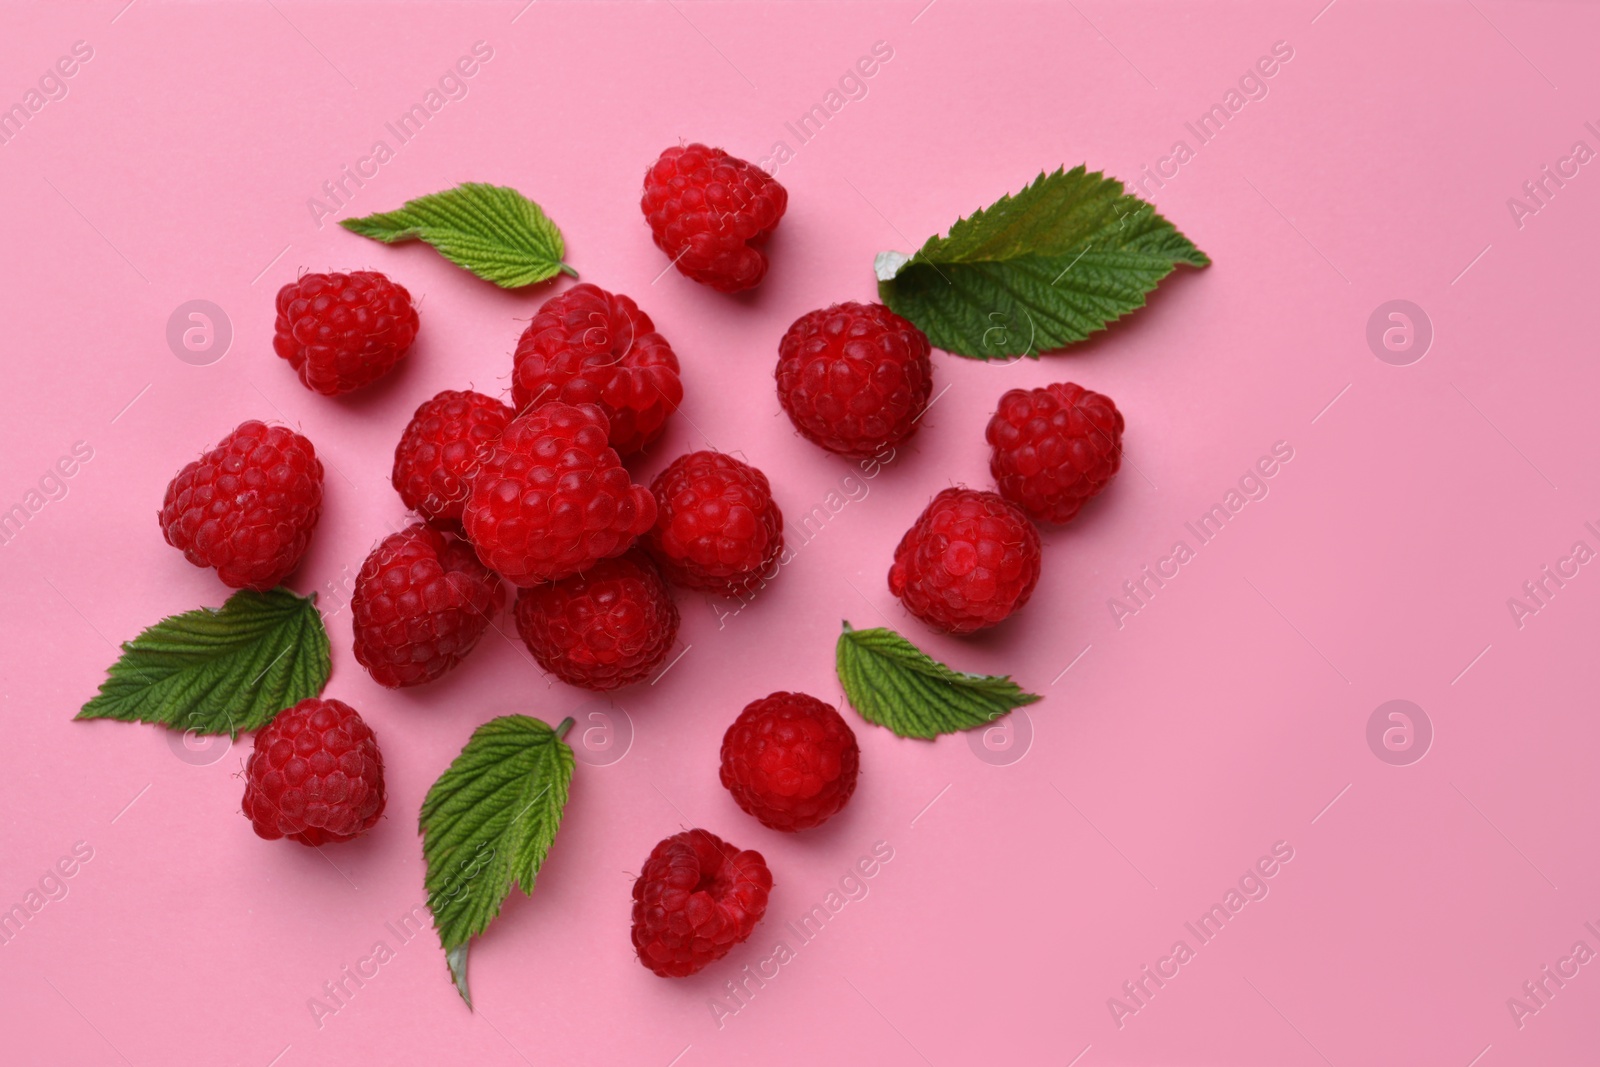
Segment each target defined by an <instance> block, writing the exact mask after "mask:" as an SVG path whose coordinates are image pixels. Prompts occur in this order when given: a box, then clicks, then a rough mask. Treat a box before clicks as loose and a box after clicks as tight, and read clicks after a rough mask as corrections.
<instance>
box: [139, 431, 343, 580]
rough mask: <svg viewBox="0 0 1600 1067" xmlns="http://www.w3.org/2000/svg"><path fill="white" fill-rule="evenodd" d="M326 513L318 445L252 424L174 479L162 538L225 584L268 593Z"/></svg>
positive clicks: (163, 507) (163, 510)
mask: <svg viewBox="0 0 1600 1067" xmlns="http://www.w3.org/2000/svg"><path fill="white" fill-rule="evenodd" d="M321 514H322V461H321V460H319V459H317V451H316V449H314V448H312V447H311V442H310V441H307V440H306V439H305V438H304V437H301V436H300V435H299V434H297V433H295V432H294V431H293V430H290V429H288V428H286V427H283V426H268V425H266V424H265V423H261V422H255V421H253V420H252V421H250V422H245V423H241V424H240V425H239V428H238V429H236V430H234V431H233V432H232V433H230V434H229V435H228V436H227V437H224V438H223V439H222V440H221V442H219V443H218V444H217V446H216V447H215V448H213V449H211V450H210V451H209V452H207V453H206V454H205V455H203V456H201V457H200V458H199V459H197V460H195V461H194V462H192V463H190V464H189V465H188V466H186V467H184V468H183V470H181V471H179V472H178V475H177V477H175V478H173V479H172V481H171V483H170V484H168V486H167V496H166V500H165V501H163V502H162V505H161V532H162V534H163V535H164V536H165V537H166V539H167V544H169V545H171V546H172V547H174V548H178V549H182V550H183V554H184V556H186V557H187V558H188V560H189V562H190V563H193V564H194V565H195V566H196V567H215V568H216V569H217V577H218V578H221V579H222V582H223V584H224V585H227V586H230V587H232V588H234V589H259V590H267V589H271V588H272V587H273V586H275V585H277V584H278V583H279V582H281V581H283V580H284V578H286V577H288V575H289V572H290V571H292V570H294V568H295V565H296V564H298V563H299V562H300V557H301V556H303V555H305V552H306V546H307V545H309V544H310V543H311V531H312V530H314V529H316V527H317V518H318V516H320V515H321Z"/></svg>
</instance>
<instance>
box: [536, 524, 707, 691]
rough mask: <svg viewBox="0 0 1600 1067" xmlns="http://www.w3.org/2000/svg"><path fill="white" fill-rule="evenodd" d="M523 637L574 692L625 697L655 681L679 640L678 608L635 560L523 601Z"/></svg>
mask: <svg viewBox="0 0 1600 1067" xmlns="http://www.w3.org/2000/svg"><path fill="white" fill-rule="evenodd" d="M517 632H518V633H520V634H521V635H522V640H523V642H524V643H526V644H527V646H528V651H529V652H532V653H533V658H534V659H536V660H538V661H539V666H541V667H543V668H544V669H545V670H547V671H549V672H550V673H551V674H553V675H555V676H556V677H557V678H560V679H561V680H562V681H563V682H566V683H567V684H568V685H575V686H579V687H580V688H583V689H597V690H606V689H620V688H622V687H623V686H625V685H633V684H634V683H635V682H642V681H644V680H645V679H646V678H648V677H650V673H651V672H652V671H654V670H655V669H656V668H657V667H658V666H660V665H661V661H662V660H664V659H666V658H667V653H668V652H669V651H671V650H672V642H673V641H674V640H675V639H676V638H677V636H678V606H677V605H676V604H674V603H673V602H672V594H671V593H669V592H668V591H667V584H666V583H665V582H663V581H662V580H661V575H660V573H659V572H657V571H656V568H655V564H653V563H651V562H650V561H649V560H648V559H645V558H643V557H642V556H640V555H639V554H638V553H637V552H630V553H628V554H627V555H626V556H619V557H617V558H616V559H605V560H601V561H600V562H599V563H596V564H595V565H594V566H592V567H590V568H588V569H587V570H585V571H584V572H583V573H582V574H574V575H572V576H571V577H568V578H563V579H561V580H560V581H559V582H554V583H552V584H550V585H539V586H534V587H533V588H532V589H524V590H523V591H522V592H521V593H519V594H517Z"/></svg>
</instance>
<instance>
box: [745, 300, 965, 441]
mask: <svg viewBox="0 0 1600 1067" xmlns="http://www.w3.org/2000/svg"><path fill="white" fill-rule="evenodd" d="M929 352H930V348H929V345H928V339H927V337H925V336H924V335H923V333H922V331H921V330H919V329H917V328H916V327H915V326H913V325H912V324H911V323H909V322H907V321H906V320H905V319H903V318H901V317H900V316H899V315H896V314H895V313H894V312H892V311H890V310H889V309H888V308H886V307H884V306H883V305H882V304H858V303H855V302H854V301H850V302H848V303H844V304H834V305H833V306H832V307H827V308H821V309H819V310H817V311H812V312H808V313H807V314H805V315H802V316H800V318H798V319H796V320H795V322H794V324H793V325H792V326H790V327H789V329H788V331H787V332H786V333H785V334H784V335H783V340H781V341H780V342H779V343H778V366H777V370H776V371H775V372H774V373H775V376H776V378H777V381H778V400H779V401H780V402H781V403H782V404H783V410H784V411H785V412H787V413H788V415H789V419H790V421H791V422H793V423H794V427H795V429H796V430H799V431H800V434H801V435H802V436H803V437H805V438H806V439H807V440H809V441H811V442H812V443H814V444H817V445H820V446H821V447H823V448H825V449H827V450H828V451H829V452H834V453H837V454H838V455H841V456H846V457H849V458H851V459H866V458H868V457H870V456H874V455H878V454H880V453H881V452H883V450H884V449H886V448H888V447H890V446H893V445H896V444H899V443H900V442H901V441H904V440H905V439H906V438H908V437H910V436H911V435H912V434H914V433H915V432H916V431H917V427H918V425H919V421H920V419H921V416H922V414H923V413H924V411H926V410H927V406H928V396H929V394H930V393H931V392H932V391H933V363H932V360H931V359H930V358H929Z"/></svg>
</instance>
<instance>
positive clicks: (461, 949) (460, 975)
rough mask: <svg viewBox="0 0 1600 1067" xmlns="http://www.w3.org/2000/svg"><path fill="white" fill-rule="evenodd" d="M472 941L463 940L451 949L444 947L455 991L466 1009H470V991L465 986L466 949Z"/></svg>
mask: <svg viewBox="0 0 1600 1067" xmlns="http://www.w3.org/2000/svg"><path fill="white" fill-rule="evenodd" d="M471 944H472V942H470V941H463V942H462V943H461V944H459V945H457V946H455V947H454V948H451V949H446V950H445V954H444V958H445V961H446V962H447V963H449V965H450V978H451V980H452V981H454V982H455V984H456V992H457V993H460V994H461V999H462V1000H464V1001H466V1002H467V1010H468V1011H471V1010H472V991H471V990H469V989H468V988H467V949H468V947H470V945H471Z"/></svg>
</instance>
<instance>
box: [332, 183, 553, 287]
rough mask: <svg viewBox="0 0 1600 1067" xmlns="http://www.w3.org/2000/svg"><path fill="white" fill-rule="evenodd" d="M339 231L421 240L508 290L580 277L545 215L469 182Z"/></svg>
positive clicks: (507, 191) (494, 188) (510, 193)
mask: <svg viewBox="0 0 1600 1067" xmlns="http://www.w3.org/2000/svg"><path fill="white" fill-rule="evenodd" d="M339 225H341V226H343V227H344V228H345V229H347V230H349V231H351V232H352V233H359V234H360V235H361V236H363V237H371V238H373V239H374V240H378V241H382V242H383V243H384V244H394V243H395V242H396V241H411V240H422V241H426V242H427V243H428V244H430V245H432V246H433V247H434V248H435V249H436V250H438V252H439V254H440V255H441V256H443V257H444V258H446V259H448V260H449V261H450V262H452V263H454V264H455V265H456V266H458V267H465V268H466V269H467V270H469V271H471V272H472V273H474V274H476V275H477V276H478V277H480V278H483V279H485V280H487V281H491V282H494V283H495V284H496V285H498V286H501V287H502V288H505V289H516V288H518V287H519V286H523V285H532V284H534V283H535V282H542V281H545V280H546V279H548V278H553V277H555V276H556V274H558V273H559V272H561V271H565V272H566V273H568V274H570V275H572V276H573V277H574V278H576V277H577V276H578V272H577V271H575V270H573V269H572V268H571V267H569V266H567V265H566V264H565V263H563V262H561V257H562V256H564V255H566V252H567V246H566V242H564V241H563V240H562V239H561V231H560V230H558V229H556V224H555V223H553V222H551V221H550V218H549V216H547V215H546V214H545V213H544V209H543V208H541V207H540V206H539V205H538V204H535V203H534V202H533V201H532V200H529V199H528V198H527V197H525V196H523V195H522V194H521V193H519V192H517V191H516V190H515V189H511V188H508V187H506V186H504V185H485V184H483V183H482V182H466V183H465V184H462V185H458V186H456V187H455V188H454V189H446V190H445V191H444V192H442V193H429V194H428V195H427V196H419V197H417V198H416V199H415V200H408V201H406V203H405V206H404V207H402V208H400V210H398V211H388V212H384V213H382V214H379V215H367V216H364V217H362V218H359V219H344V220H342V221H340V223H339Z"/></svg>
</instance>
